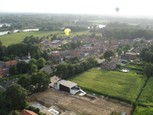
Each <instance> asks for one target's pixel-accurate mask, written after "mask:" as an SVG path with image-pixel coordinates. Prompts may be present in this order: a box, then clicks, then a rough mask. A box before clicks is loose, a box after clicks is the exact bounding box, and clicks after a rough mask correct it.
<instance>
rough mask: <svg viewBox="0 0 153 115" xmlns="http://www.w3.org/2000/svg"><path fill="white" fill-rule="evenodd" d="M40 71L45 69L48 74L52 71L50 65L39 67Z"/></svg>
mask: <svg viewBox="0 0 153 115" xmlns="http://www.w3.org/2000/svg"><path fill="white" fill-rule="evenodd" d="M40 71H45V72H46V73H47V74H48V75H50V74H52V73H53V70H52V68H51V66H50V65H46V66H44V67H43V68H41V69H40Z"/></svg>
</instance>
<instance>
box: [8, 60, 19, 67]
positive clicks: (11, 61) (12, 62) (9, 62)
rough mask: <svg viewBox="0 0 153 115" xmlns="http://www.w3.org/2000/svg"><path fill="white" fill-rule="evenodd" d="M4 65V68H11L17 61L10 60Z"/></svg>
mask: <svg viewBox="0 0 153 115" xmlns="http://www.w3.org/2000/svg"><path fill="white" fill-rule="evenodd" d="M5 64H6V66H12V65H16V64H17V61H16V60H10V61H6V62H5Z"/></svg>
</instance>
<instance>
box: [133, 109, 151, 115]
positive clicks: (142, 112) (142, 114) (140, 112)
mask: <svg viewBox="0 0 153 115" xmlns="http://www.w3.org/2000/svg"><path fill="white" fill-rule="evenodd" d="M133 115H153V108H144V107H137V108H136V109H135V112H134V114H133Z"/></svg>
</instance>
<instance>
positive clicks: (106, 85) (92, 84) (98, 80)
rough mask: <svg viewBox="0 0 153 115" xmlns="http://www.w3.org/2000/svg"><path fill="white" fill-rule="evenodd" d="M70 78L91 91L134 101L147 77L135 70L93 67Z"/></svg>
mask: <svg viewBox="0 0 153 115" xmlns="http://www.w3.org/2000/svg"><path fill="white" fill-rule="evenodd" d="M70 80H72V81H74V82H76V83H78V85H79V86H81V87H82V88H83V89H85V90H87V91H89V92H93V93H97V94H103V95H106V96H110V97H115V98H120V99H123V100H127V101H131V102H134V101H135V100H136V98H137V96H138V94H139V93H140V90H141V88H142V87H143V85H144V83H145V80H146V78H145V77H142V76H140V75H137V74H136V73H133V72H131V73H130V72H129V73H122V72H118V71H104V70H98V69H96V68H93V69H90V70H88V71H86V72H84V73H82V74H79V75H76V76H74V77H72V78H71V79H70Z"/></svg>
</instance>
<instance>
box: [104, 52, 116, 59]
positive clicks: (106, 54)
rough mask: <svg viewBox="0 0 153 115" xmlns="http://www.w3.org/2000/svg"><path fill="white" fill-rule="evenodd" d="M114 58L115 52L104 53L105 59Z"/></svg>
mask: <svg viewBox="0 0 153 115" xmlns="http://www.w3.org/2000/svg"><path fill="white" fill-rule="evenodd" d="M112 56H114V52H113V51H106V52H105V53H104V58H105V59H107V60H110V59H111V57H112Z"/></svg>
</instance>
